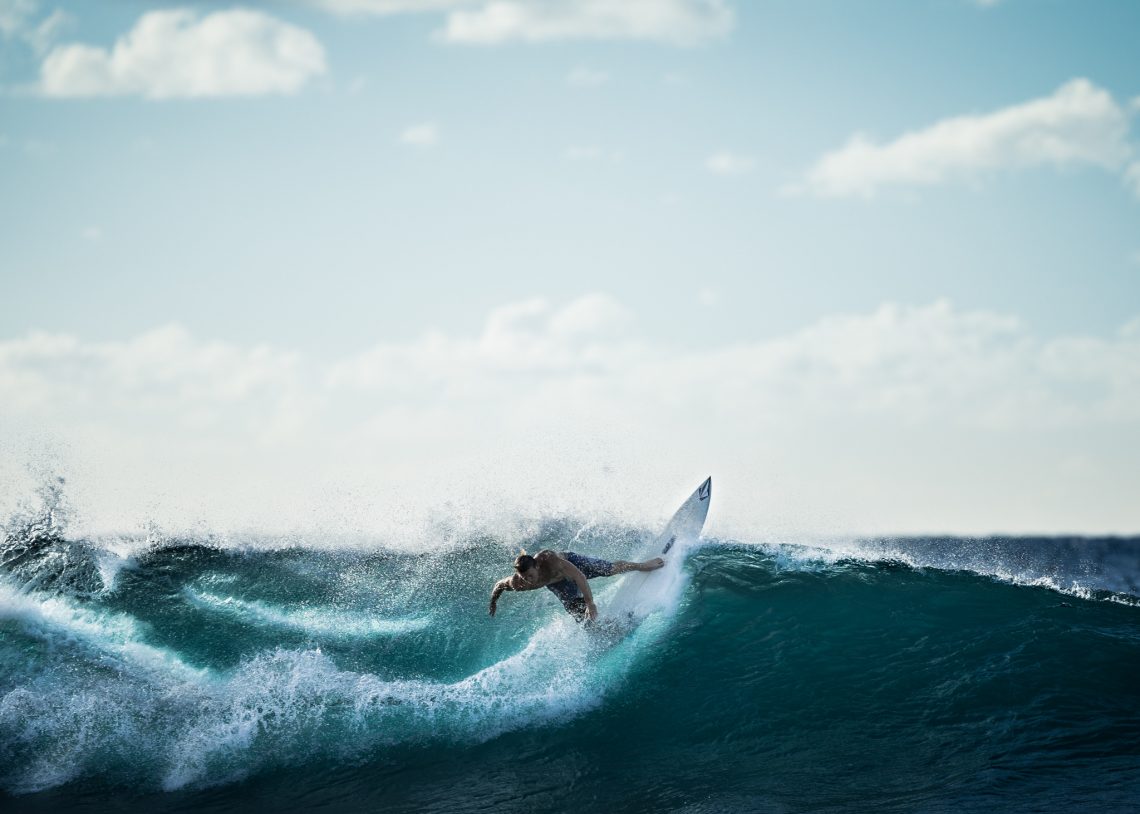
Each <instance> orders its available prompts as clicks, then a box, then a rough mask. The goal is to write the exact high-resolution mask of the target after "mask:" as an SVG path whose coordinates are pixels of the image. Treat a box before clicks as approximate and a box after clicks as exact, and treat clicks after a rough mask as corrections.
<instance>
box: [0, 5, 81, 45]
mask: <svg viewBox="0 0 1140 814" xmlns="http://www.w3.org/2000/svg"><path fill="white" fill-rule="evenodd" d="M39 10H40V4H39V3H38V2H37V0H0V34H3V36H4V38H5V39H20V40H23V41H24V42H25V43H27V44H28V45H29V46H31V48H32V49H33V50H34V51H35V52H36V53H38V54H42V53H44V52H45V51H47V50H48V49H49V48H50V47H51V45H52V44H53V43H54V42H55V40H56V39H57V38H58V37H59V35H60V34H61V33H63V31H64V30H66V29H67V28H68V27H70V26H71V24H72V23H74V22H75V18H74V17H72V16H71V15H70V14H68V13H67V12H65V11H63V10H61V9H55V10H54V11H52V12H51V13H50V14H48V15H47V16H46V17H43V18H42V19H40V20H39V21H38V22H36V21H35V20H34V18H35V17H36V15H37V14H38V13H39Z"/></svg>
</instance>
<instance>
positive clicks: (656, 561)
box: [637, 557, 665, 571]
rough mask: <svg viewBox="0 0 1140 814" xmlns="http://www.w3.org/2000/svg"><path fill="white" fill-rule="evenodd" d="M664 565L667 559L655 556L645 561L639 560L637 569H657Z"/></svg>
mask: <svg viewBox="0 0 1140 814" xmlns="http://www.w3.org/2000/svg"><path fill="white" fill-rule="evenodd" d="M663 565H665V560H663V559H661V558H660V557H654V558H653V559H651V560H646V561H645V562H639V563H638V564H637V570H638V571H656V570H657V569H658V568H661V567H662V566H663Z"/></svg>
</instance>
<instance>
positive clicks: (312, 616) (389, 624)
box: [183, 588, 431, 638]
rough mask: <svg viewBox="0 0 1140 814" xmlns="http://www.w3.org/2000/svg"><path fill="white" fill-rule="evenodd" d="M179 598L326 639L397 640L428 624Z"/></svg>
mask: <svg viewBox="0 0 1140 814" xmlns="http://www.w3.org/2000/svg"><path fill="white" fill-rule="evenodd" d="M183 594H184V595H185V596H186V597H187V599H189V600H190V602H192V603H193V604H194V605H196V606H198V607H200V608H205V609H207V610H211V611H215V612H220V613H224V614H226V615H228V616H232V617H235V618H237V619H240V620H242V621H246V622H250V623H252V624H256V625H258V626H261V625H266V624H268V625H272V626H275V627H281V628H288V629H291V630H298V631H302V632H304V633H309V634H311V635H314V636H323V637H328V638H369V637H373V636H397V635H400V634H403V633H412V632H415V631H417V630H422V629H423V628H425V627H427V626H428V625H429V624H430V623H431V618H430V617H428V616H419V617H405V618H400V619H384V618H381V617H377V616H373V615H366V614H360V613H353V612H351V611H346V610H336V609H332V608H300V609H299V610H287V609H285V608H282V607H279V606H277V605H271V604H268V603H265V602H260V601H258V600H248V599H239V598H237V597H233V596H218V595H217V594H212V593H209V592H205V591H195V590H193V589H192V588H186V589H184V591H183Z"/></svg>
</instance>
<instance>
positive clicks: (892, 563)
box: [0, 513, 1140, 812]
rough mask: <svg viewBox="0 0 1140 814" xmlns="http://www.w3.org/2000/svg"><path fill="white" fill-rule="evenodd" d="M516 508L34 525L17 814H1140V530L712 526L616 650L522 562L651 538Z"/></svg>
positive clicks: (20, 694) (14, 727) (11, 689)
mask: <svg viewBox="0 0 1140 814" xmlns="http://www.w3.org/2000/svg"><path fill="white" fill-rule="evenodd" d="M521 520H522V521H525V522H520V523H519V524H518V525H519V527H520V528H525V529H527V531H526V532H525V533H523V534H521V535H510V536H503V535H498V534H496V533H494V532H493V531H486V532H472V533H470V534H467V535H461V536H460V537H458V538H456V537H455V536H454V535H453V536H452V537H450V538H449V539H448V541H447V542H446V543H443V542H441V543H440V544H438V545H430V546H426V547H425V548H424V550H409V549H408V548H407V547H406V546H395V545H388V544H386V542H385V540H383V539H359V540H354V541H352V542H341V543H335V542H330V541H328V540H316V539H315V538H314V539H307V538H306V537H305V535H303V534H297V535H292V536H289V537H281V536H271V535H258V534H256V533H251V534H246V535H243V536H241V537H240V538H230V537H225V536H223V535H217V534H211V533H209V532H208V531H203V532H202V533H200V534H192V535H183V536H163V535H161V534H157V533H155V532H153V531H152V532H150V533H139V534H138V535H134V536H132V535H123V536H120V537H115V538H101V537H99V538H91V539H83V538H80V537H75V536H72V535H69V534H68V533H67V532H66V530H65V529H64V528H63V527H62V525H60V524H57V523H56V522H55V520H54V518H53V517H52V516H51V514H50V513H48V514H44V515H42V516H21V517H19V518H13V519H12V520H11V521H9V523H8V525H7V528H6V530H5V531H4V536H3V543H2V545H0V789H2V791H0V808H2V809H3V810H4V811H12V812H17V811H44V812H47V811H51V812H67V811H92V812H94V811H99V812H103V811H115V812H166V811H217V812H223V811H227V812H228V811H235V812H236V811H239V810H246V809H248V808H250V807H251V806H254V807H260V808H265V809H267V810H274V811H311V810H327V811H346V812H356V811H360V812H364V811H367V812H378V811H382V812H411V811H432V812H475V811H495V812H524V811H525V812H560V811H607V812H626V811H629V812H645V811H674V812H735V811H741V812H745V811H747V812H752V811H755V812H808V811H812V812H815V811H820V812H830V811H834V812H845V811H876V812H896V811H897V812H961V811H967V812H968V811H1002V812H1009V811H1027V812H1028V811H1095V812H1126V811H1127V812H1134V811H1137V810H1140V539H1131V538H1103V539H1090V538H1040V539H1029V538H1001V539H997V538H994V539H976V538H970V539H962V538H953V537H944V538H898V539H846V540H840V539H827V540H815V541H807V542H805V541H796V542H794V543H793V542H781V541H779V540H764V541H752V540H747V539H739V540H737V539H707V540H704V541H703V542H702V543H701V544H700V545H698V546H696V547H693V548H690V549H689V550H687V551H685V552H684V556H685V566H684V573H685V579H684V580H683V582H682V584H680V585H679V586H678V588H677V590H676V594H675V596H671V597H669V602H668V603H667V609H666V610H664V611H662V612H659V613H657V614H655V615H654V616H652V617H650V618H649V619H647V620H645V621H644V622H643V623H642V624H641V625H640V626H639V627H637V628H636V629H635V630H633V631H631V632H629V633H628V634H627V635H624V636H620V635H619V636H613V635H610V636H605V635H599V634H598V633H597V632H596V631H592V630H588V629H585V628H583V627H581V626H579V625H577V624H575V623H574V622H573V620H571V619H570V617H569V616H568V615H567V614H566V613H565V612H564V611H563V610H562V608H561V606H560V604H559V603H558V601H557V599H556V598H555V597H554V596H553V595H552V594H551V593H550V592H548V591H542V590H540V591H534V592H530V593H522V594H519V593H507V594H504V596H503V597H502V599H501V600H500V602H499V611H498V614H497V615H496V616H495V617H494V618H493V619H492V618H491V617H489V615H488V613H487V603H488V600H489V594H490V589H491V587H492V585H493V583H494V582H495V580H497V579H498V578H500V577H502V576H505V575H507V574H508V573H509V570H510V564H511V561H512V559H513V557H514V555H515V554H516V553H517V548H518V547H519V546H520V545H522V546H525V547H526V548H527V549H528V550H530V551H532V552H534V551H537V550H539V549H542V548H553V549H555V550H566V549H571V550H575V551H579V552H581V553H586V554H589V555H592V556H600V557H606V558H611V559H617V558H628V557H632V556H635V555H637V554H639V553H640V552H642V551H643V550H644V549H645V547H646V546H647V545H648V543H649V541H650V540H652V538H653V534H654V530H653V529H649V528H641V527H636V526H623V525H619V524H609V525H607V524H605V523H597V522H587V520H586V519H583V518H574V517H535V518H521ZM617 582H618V579H617V578H615V579H610V580H595V581H594V582H592V583H591V584H592V586H593V587H594V589H595V591H596V593H597V597H598V604H599V606H600V607H601V608H602V610H603V612H604V610H605V599H606V596H607V594H608V593H609V592H612V590H613V588H614V587H616V584H617Z"/></svg>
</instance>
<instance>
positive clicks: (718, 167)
mask: <svg viewBox="0 0 1140 814" xmlns="http://www.w3.org/2000/svg"><path fill="white" fill-rule="evenodd" d="M705 169H707V170H708V171H709V172H712V173H715V174H716V175H744V174H745V173H749V172H752V171H753V170H754V169H756V159H755V158H753V157H752V156H750V155H740V154H739V153H730V152H728V151H727V150H722V151H721V152H719V153H714V154H713V155H710V156H709V157H708V158H706V159H705Z"/></svg>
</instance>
